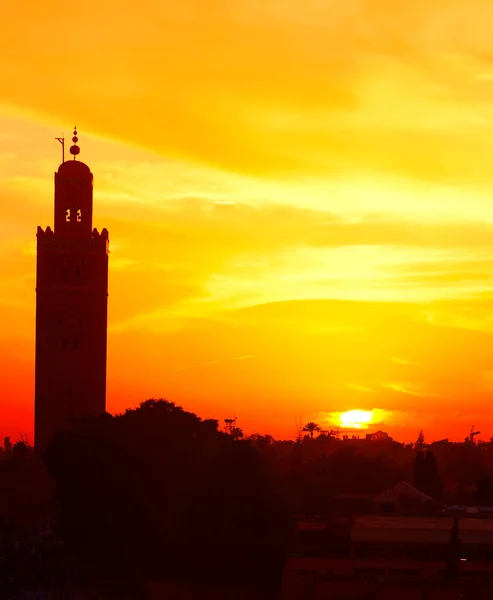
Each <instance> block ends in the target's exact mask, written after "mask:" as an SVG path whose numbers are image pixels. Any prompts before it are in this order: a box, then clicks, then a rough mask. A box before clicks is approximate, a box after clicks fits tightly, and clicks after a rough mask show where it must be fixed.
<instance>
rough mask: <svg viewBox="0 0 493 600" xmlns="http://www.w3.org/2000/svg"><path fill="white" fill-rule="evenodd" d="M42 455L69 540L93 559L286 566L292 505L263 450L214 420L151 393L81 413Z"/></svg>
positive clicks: (190, 572) (118, 569)
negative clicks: (120, 407) (136, 403)
mask: <svg viewBox="0 0 493 600" xmlns="http://www.w3.org/2000/svg"><path fill="white" fill-rule="evenodd" d="M45 460H46V462H47V465H48V467H49V469H50V471H51V473H52V474H53V475H54V476H55V479H56V484H57V499H58V504H59V506H60V509H61V511H60V515H59V519H58V526H59V528H60V532H61V533H62V536H63V539H64V542H65V545H66V548H67V551H68V552H69V553H70V555H71V556H73V557H74V559H75V562H76V563H78V564H81V565H84V568H86V569H91V570H92V571H94V572H97V571H98V570H100V571H103V572H104V573H105V574H106V575H108V574H109V573H114V574H122V573H127V574H128V573H131V572H133V573H139V574H144V576H145V577H157V576H161V577H166V578H167V579H168V580H178V581H183V580H187V581H205V580H207V579H212V580H214V581H219V580H225V579H228V578H229V579H230V580H234V581H240V580H243V581H244V580H250V581H252V582H255V581H257V582H258V581H260V580H261V579H262V577H264V579H265V577H268V573H269V571H270V573H271V576H274V577H278V576H279V577H280V568H281V565H282V557H283V548H284V546H285V545H286V544H287V539H288V536H289V527H290V519H289V517H288V513H287V509H286V507H285V506H284V504H283V503H282V502H281V500H280V498H279V494H278V493H277V491H276V489H275V488H274V487H273V482H274V478H273V477H272V474H271V473H269V472H268V471H267V470H266V467H265V465H264V464H263V462H262V458H261V455H260V454H259V452H257V451H256V450H255V449H254V448H253V447H252V445H251V443H250V442H248V441H246V440H240V439H236V438H235V437H233V436H231V435H228V434H226V433H225V432H221V431H219V430H218V422H217V421H215V420H202V419H200V418H199V417H197V416H196V415H195V414H193V413H189V412H186V411H184V410H183V409H182V408H181V407H178V406H175V405H174V404H172V403H170V402H167V401H166V400H162V399H160V400H148V401H146V402H144V403H142V404H141V405H140V407H139V408H137V409H133V410H127V411H126V412H125V413H124V414H122V415H118V416H114V417H113V416H111V415H108V414H106V415H103V416H101V417H99V418H86V419H80V420H78V421H75V422H74V425H73V428H72V430H71V431H65V432H61V433H59V434H57V435H56V436H55V438H54V440H53V442H52V444H51V445H50V446H49V447H48V449H47V451H46V453H45ZM273 565H274V566H273Z"/></svg>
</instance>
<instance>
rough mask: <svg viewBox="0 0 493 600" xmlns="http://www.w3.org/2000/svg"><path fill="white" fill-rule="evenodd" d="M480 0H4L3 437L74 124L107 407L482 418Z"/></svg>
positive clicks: (485, 71) (486, 344)
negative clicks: (93, 246) (64, 146)
mask: <svg viewBox="0 0 493 600" xmlns="http://www.w3.org/2000/svg"><path fill="white" fill-rule="evenodd" d="M492 30H493V1H492V0H469V1H468V2H464V0H447V1H445V0H433V1H430V0H415V1H414V2H409V0H405V1H404V0H343V1H342V0H325V1H324V0H304V1H303V2H301V1H299V0H298V1H294V0H248V1H246V0H245V1H242V0H180V1H179V2H175V3H172V2H163V1H162V0H141V1H140V2H129V1H123V2H122V1H119V2H116V0H105V1H104V2H101V1H98V2H96V1H95V0H85V1H84V2H76V3H73V2H71V3H69V2H66V1H64V2H61V1H59V0H45V1H44V2H39V0H18V1H17V2H10V3H9V6H8V7H7V8H6V10H4V12H3V14H2V22H1V24H0V34H1V35H0V89H1V92H2V93H1V95H0V98H1V100H0V198H1V206H2V208H1V219H0V231H1V234H2V235H1V239H0V307H1V311H0V380H1V382H2V390H1V394H2V396H1V403H0V436H1V437H2V438H3V436H4V435H11V436H12V437H13V438H17V437H19V434H20V433H29V435H30V436H31V439H32V420H33V393H34V381H33V378H34V317H35V312H34V311H35V292H34V289H35V249H36V245H35V243H36V237H35V236H36V227H37V226H38V225H41V226H43V227H45V226H47V225H51V226H53V173H54V171H55V170H56V169H57V168H58V165H59V163H60V158H61V153H60V145H59V144H58V143H57V142H56V141H55V140H54V138H55V136H59V135H61V134H65V136H66V137H67V138H69V137H70V136H71V132H72V128H73V125H74V124H76V125H77V127H78V130H79V139H80V146H81V154H80V159H81V160H83V161H84V162H86V163H87V164H88V165H89V166H90V167H91V170H92V172H93V174H94V180H95V196H94V197H95V213H94V225H95V226H96V227H98V228H99V229H100V230H101V229H102V228H103V227H107V228H108V230H109V232H110V250H111V255H110V298H109V321H110V322H109V341H108V409H109V410H110V412H118V411H122V410H124V409H125V408H126V407H133V406H136V405H137V404H138V403H139V402H140V401H142V400H145V399H146V398H149V397H166V398H168V399H170V400H173V401H175V402H177V403H178V404H181V405H182V406H183V407H184V408H186V409H187V410H191V411H193V412H196V413H197V414H199V415H200V416H202V417H215V418H219V419H224V418H225V417H230V416H232V415H236V416H237V417H238V425H239V426H240V427H242V428H243V429H244V430H245V431H247V432H254V431H258V432H260V433H267V432H268V433H271V434H272V435H274V436H275V437H294V436H295V435H296V425H295V423H296V422H297V421H298V420H299V419H301V420H302V421H303V422H306V421H309V420H314V421H317V422H318V423H320V424H322V425H324V426H327V427H329V428H330V427H331V426H332V425H330V422H331V421H332V422H334V421H337V418H336V415H334V413H338V412H341V411H346V410H350V409H366V410H371V409H375V413H374V414H375V415H376V418H375V420H377V421H380V423H379V424H377V425H376V426H374V428H377V429H383V430H385V431H388V432H389V433H390V434H391V435H393V436H395V437H397V438H398V439H400V440H403V441H411V440H414V439H416V437H417V434H418V431H419V429H420V428H423V429H424V432H425V437H426V439H427V441H431V440H432V439H440V438H443V437H449V438H451V439H460V440H462V439H464V437H465V436H466V435H467V434H468V433H469V430H470V428H471V425H473V424H474V425H475V426H476V428H477V429H480V430H481V432H482V434H481V436H480V437H481V438H483V439H488V438H489V437H491V436H493V414H492V410H491V404H492V399H493V310H492V309H493V38H492V35H491V32H492Z"/></svg>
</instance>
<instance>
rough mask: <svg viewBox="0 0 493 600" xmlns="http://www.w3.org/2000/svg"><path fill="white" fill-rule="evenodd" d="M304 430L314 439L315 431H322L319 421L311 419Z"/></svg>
mask: <svg viewBox="0 0 493 600" xmlns="http://www.w3.org/2000/svg"><path fill="white" fill-rule="evenodd" d="M303 431H308V433H309V434H310V437H311V438H312V439H313V434H314V433H315V431H320V425H317V423H314V422H313V421H310V422H309V423H307V424H306V425H305V426H304V427H303Z"/></svg>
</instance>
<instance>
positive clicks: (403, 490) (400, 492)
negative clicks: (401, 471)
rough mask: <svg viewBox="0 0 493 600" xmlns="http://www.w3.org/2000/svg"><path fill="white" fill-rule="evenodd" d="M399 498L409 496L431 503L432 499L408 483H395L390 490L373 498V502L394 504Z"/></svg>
mask: <svg viewBox="0 0 493 600" xmlns="http://www.w3.org/2000/svg"><path fill="white" fill-rule="evenodd" d="M399 496H410V497H411V498H414V499H416V500H420V501H421V502H429V501H433V498H431V497H430V496H428V495H427V494H424V493H423V492H421V491H420V490H418V489H417V488H415V487H414V486H413V485H411V484H410V483H407V481H401V482H399V483H396V484H395V485H394V486H393V487H391V488H390V489H388V490H385V492H382V493H381V494H378V496H375V497H374V500H375V502H396V501H397V500H398V499H399Z"/></svg>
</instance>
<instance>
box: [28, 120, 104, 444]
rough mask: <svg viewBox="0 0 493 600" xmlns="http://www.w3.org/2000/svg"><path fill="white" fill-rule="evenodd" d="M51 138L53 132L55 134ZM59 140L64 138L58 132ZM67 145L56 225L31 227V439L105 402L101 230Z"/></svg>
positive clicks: (85, 174) (79, 165)
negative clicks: (33, 319) (33, 282)
mask: <svg viewBox="0 0 493 600" xmlns="http://www.w3.org/2000/svg"><path fill="white" fill-rule="evenodd" d="M57 139H58V138H57ZM60 141H61V143H62V146H63V142H64V141H63V139H61V138H60ZM72 141H73V145H72V146H71V147H70V153H71V154H72V156H73V160H67V161H65V159H64V155H63V154H62V164H61V165H60V166H59V168H58V171H57V172H56V173H55V228H54V231H52V229H51V228H50V227H47V228H46V229H45V230H44V231H43V229H42V228H41V227H38V232H37V236H36V237H37V263H36V367H35V369H36V373H35V400H34V412H35V417H34V443H35V447H36V448H37V449H41V450H42V449H43V448H45V447H46V445H47V444H48V443H49V442H50V440H51V438H52V436H53V434H54V433H56V432H57V431H59V430H62V429H65V428H67V427H69V426H70V421H71V420H72V419H74V418H77V417H81V416H85V415H99V414H102V413H104V412H105V410H106V336H107V314H108V254H109V250H108V246H109V240H108V231H107V230H106V229H103V230H102V231H101V233H98V230H97V229H93V228H92V193H93V176H92V173H91V171H90V169H89V167H88V166H87V165H85V164H84V163H83V162H80V161H78V160H76V157H77V155H78V154H79V152H80V148H79V146H78V145H77V142H78V138H77V130H76V129H75V130H74V134H73V138H72Z"/></svg>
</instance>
